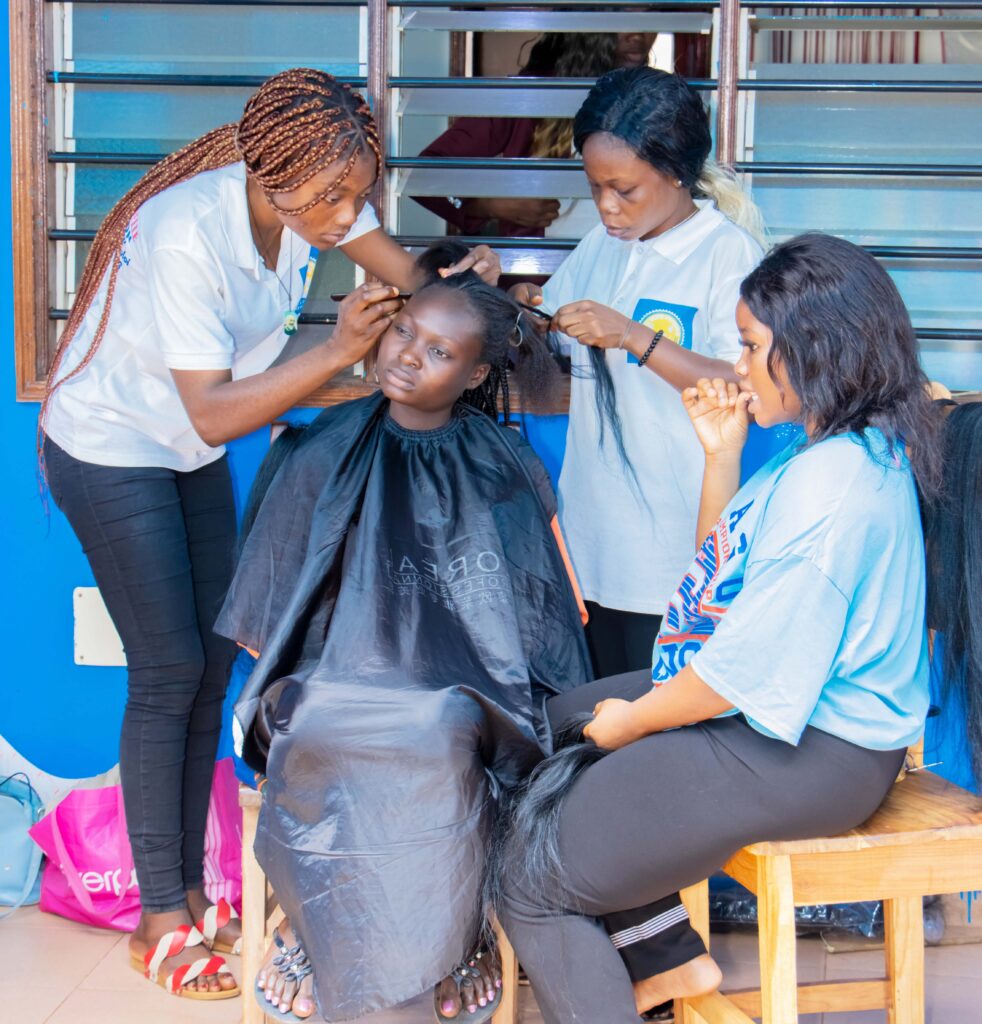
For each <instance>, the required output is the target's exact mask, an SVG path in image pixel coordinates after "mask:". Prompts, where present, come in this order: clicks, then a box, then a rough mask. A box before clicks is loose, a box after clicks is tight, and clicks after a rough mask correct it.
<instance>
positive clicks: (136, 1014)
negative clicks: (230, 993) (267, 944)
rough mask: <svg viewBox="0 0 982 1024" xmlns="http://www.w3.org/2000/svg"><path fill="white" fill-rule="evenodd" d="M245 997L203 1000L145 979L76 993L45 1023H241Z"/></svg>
mask: <svg viewBox="0 0 982 1024" xmlns="http://www.w3.org/2000/svg"><path fill="white" fill-rule="evenodd" d="M241 1019H242V1000H241V999H225V1000H222V1001H220V1002H201V1001H195V1000H191V999H184V998H180V997H178V996H172V995H168V994H167V993H166V992H165V991H164V990H163V989H162V988H158V987H157V986H156V985H151V984H150V983H149V982H146V983H145V984H144V986H143V988H142V989H141V990H139V991H132V992H94V991H82V990H78V991H75V992H73V993H72V994H71V995H70V996H69V997H68V998H67V999H66V1000H65V1001H64V1002H63V1003H62V1004H61V1005H60V1006H59V1007H58V1008H57V1009H56V1010H55V1011H54V1013H52V1014H51V1015H50V1016H49V1017H48V1018H47V1019H46V1020H45V1022H44V1024H142V1022H147V1024H239V1022H240V1021H241Z"/></svg>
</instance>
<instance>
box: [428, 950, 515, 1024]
mask: <svg viewBox="0 0 982 1024" xmlns="http://www.w3.org/2000/svg"><path fill="white" fill-rule="evenodd" d="M466 966H467V967H469V968H470V970H469V971H468V973H467V974H466V975H465V976H464V977H462V978H460V980H459V981H458V980H457V977H456V976H455V975H450V977H448V978H444V979H443V981H441V982H440V984H439V985H437V987H436V1005H437V1007H438V1008H439V1010H440V1013H442V1014H443V1016H444V1017H449V1018H451V1020H452V1019H453V1018H455V1017H457V1016H458V1015H460V1014H461V1011H462V1010H464V1009H466V1010H467V1013H477V1008H478V1007H479V1006H487V1005H488V1003H493V1002H494V999H495V993H496V992H497V990H498V989H500V988H501V964H500V963H499V961H498V958H497V956H495V955H493V954H491V953H488V952H480V953H477V954H475V955H474V956H473V957H471V958H469V959H468V960H467V963H466ZM460 1020H461V1021H466V1020H467V1015H466V1014H463V1015H461V1016H460Z"/></svg>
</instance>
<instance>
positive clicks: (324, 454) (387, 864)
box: [217, 394, 590, 1021]
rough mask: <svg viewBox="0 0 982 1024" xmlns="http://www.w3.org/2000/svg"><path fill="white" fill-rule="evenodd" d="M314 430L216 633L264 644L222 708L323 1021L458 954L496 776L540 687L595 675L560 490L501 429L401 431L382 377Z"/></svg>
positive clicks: (346, 1014)
mask: <svg viewBox="0 0 982 1024" xmlns="http://www.w3.org/2000/svg"><path fill="white" fill-rule="evenodd" d="M308 433H309V436H308V437H307V438H305V439H304V440H303V441H302V442H301V445H300V446H299V447H298V449H297V450H296V451H294V452H293V453H292V455H291V456H290V457H289V458H288V460H287V462H286V463H285V464H284V465H283V466H282V468H281V469H280V470H279V472H278V473H277V475H276V477H275V478H274V480H273V483H272V485H271V487H270V489H269V492H268V494H267V496H266V499H265V501H264V502H263V505H262V507H261V509H260V512H259V515H258V516H257V518H256V522H255V525H254V527H253V529H252V531H251V533H250V534H249V536H248V538H247V539H246V541H245V543H244V546H243V551H242V555H241V559H240V562H239V566H238V570H237V572H236V575H235V578H234V580H233V583H232V586H231V589H230V592H229V596H228V599H227V601H226V604H225V607H224V608H223V610H222V613H221V615H220V617H219V622H218V627H217V629H218V632H220V633H222V634H223V635H225V636H228V637H231V638H232V639H234V640H237V641H238V642H239V643H241V644H243V645H244V646H246V647H249V648H252V649H253V650H258V651H260V652H261V657H260V659H259V662H258V664H257V666H256V668H255V671H254V672H253V674H252V676H251V678H250V679H249V681H248V683H247V684H246V687H245V689H244V691H243V694H242V697H241V699H240V701H239V703H238V705H237V707H236V718H237V724H238V726H240V727H241V730H242V735H243V738H244V744H243V752H244V755H245V757H246V758H247V760H248V761H249V762H250V763H251V764H252V765H253V766H254V767H256V768H257V769H259V770H264V771H265V772H266V774H267V777H268V780H269V781H268V784H267V786H266V789H265V792H264V800H263V809H262V813H261V816H260V825H259V833H258V835H257V840H256V852H257V855H258V857H259V860H260V863H261V864H262V865H263V867H264V868H265V870H266V872H267V875H268V876H269V878H270V881H271V883H272V884H273V886H274V889H275V891H276V894H277V897H278V898H279V901H280V904H281V905H282V906H283V908H284V910H285V911H286V912H287V914H288V915H289V917H290V919H291V922H292V924H293V926H294V928H295V929H296V931H297V934H298V935H299V937H300V938H301V939H302V941H303V943H304V946H305V948H306V950H307V952H308V954H309V955H310V958H311V961H312V963H313V965H314V980H315V993H316V996H317V1001H318V1005H319V1007H320V1010H321V1013H322V1014H323V1015H324V1017H325V1018H326V1019H327V1020H329V1021H339V1020H349V1019H354V1018H357V1017H360V1016H362V1015H364V1014H366V1013H369V1012H372V1011H374V1010H378V1009H382V1008H384V1007H388V1006H393V1005H395V1004H398V1003H400V1002H403V1001H405V1000H407V999H409V998H411V997H413V996H416V995H418V994H419V993H420V992H423V991H424V990H426V989H427V988H428V987H430V986H432V985H433V984H434V983H436V982H437V981H439V980H440V979H441V978H443V977H445V976H446V975H447V974H449V972H450V970H451V969H452V968H453V967H454V965H455V964H456V963H457V962H458V961H459V960H460V959H461V958H462V957H463V956H464V955H466V954H467V953H468V952H469V951H470V949H471V948H472V946H473V943H474V942H475V940H476V937H477V933H478V929H479V926H480V923H481V916H482V908H481V905H480V904H481V899H480V891H481V884H482V879H483V873H484V865H485V856H486V845H487V837H488V833H489V828H490V820H491V816H492V814H493V810H494V800H493V792H494V790H495V789H496V787H497V786H498V785H503V786H506V787H507V786H511V785H514V784H515V783H516V782H518V781H520V780H521V779H522V778H523V777H524V776H525V775H526V774H527V773H528V771H529V770H530V768H531V767H532V766H533V765H534V764H535V763H536V762H537V761H538V760H539V758H540V757H541V756H542V755H543V753H545V752H547V751H546V745H547V742H548V741H547V740H546V738H545V737H546V735H547V730H546V729H545V727H544V722H543V717H544V716H543V702H544V700H545V699H546V697H548V696H549V695H551V694H553V693H558V692H560V691H564V690H567V689H571V688H573V687H574V686H577V685H579V684H581V683H583V682H586V681H588V680H589V678H590V669H589V660H588V655H587V650H586V644H585V641H584V637H583V630H582V625H581V621H580V617H579V612H578V609H577V605H576V601H575V598H574V594H573V591H572V587H571V585H570V582H569V579H568V576H567V573H566V569H565V565H564V563H563V560H562V558H561V556H560V554H559V551H558V549H557V546H556V543H555V539H554V536H553V534H552V530H551V526H550V521H551V519H552V517H553V515H554V513H555V498H554V496H553V494H552V490H551V487H550V486H549V482H548V477H547V475H546V473H545V470H544V468H543V467H542V464H541V463H540V462H539V460H538V459H537V458H536V456H535V455H534V454H533V453H532V450H531V448H530V447H529V446H528V445H527V444H526V442H524V441H523V440H522V439H521V438H520V437H519V436H518V435H517V434H516V433H515V432H514V431H512V430H509V429H505V428H501V427H499V426H497V425H496V424H495V423H494V422H492V421H491V420H490V419H489V418H488V417H487V416H485V415H483V414H481V413H478V412H475V411H474V410H472V409H470V408H467V407H462V406H461V407H458V408H457V410H455V414H454V417H453V419H452V420H451V421H450V423H449V424H448V425H447V426H445V427H442V428H440V429H437V430H433V431H423V432H418V431H407V430H404V429H402V428H401V427H399V426H398V425H397V424H396V423H395V422H394V421H392V420H391V419H390V418H389V417H388V402H387V401H386V400H385V399H384V398H383V397H382V396H381V395H380V394H376V395H373V396H371V397H369V398H365V399H360V400H358V401H355V402H350V403H347V404H345V405H341V406H335V407H333V408H331V409H329V410H327V411H326V412H325V413H323V414H322V416H321V417H319V418H318V420H316V421H315V423H314V425H313V429H312V430H310V431H309V432H308ZM257 712H258V715H259V717H258V721H259V723H260V725H261V728H259V729H257V728H255V726H256V724H257ZM264 735H265V736H266V738H267V739H268V737H269V736H270V735H271V737H272V738H271V740H270V741H269V743H268V755H267V756H265V757H264V754H265V753H266V742H265V740H264V739H263V736H264Z"/></svg>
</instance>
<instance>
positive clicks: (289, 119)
mask: <svg viewBox="0 0 982 1024" xmlns="http://www.w3.org/2000/svg"><path fill="white" fill-rule="evenodd" d="M365 149H368V150H370V151H371V152H372V153H373V154H374V155H375V159H376V161H377V166H378V167H379V168H381V166H382V149H381V144H380V142H379V136H378V129H377V128H376V126H375V122H374V120H373V119H372V114H371V111H370V110H369V108H368V104H366V103H365V101H364V99H363V98H362V97H361V96H360V95H359V94H358V93H356V92H354V91H353V90H352V89H351V88H350V87H349V86H347V85H345V84H343V83H341V82H338V81H337V80H336V79H335V78H334V77H333V76H332V75H329V74H327V72H325V71H316V70H314V69H312V68H291V69H290V70H288V71H282V72H280V73H279V74H277V75H273V77H272V78H269V79H267V81H265V82H264V83H263V84H262V86H260V88H259V90H258V91H257V92H256V93H255V94H254V95H253V96H252V97H251V98H250V99H249V101H248V102H247V103H246V105H245V110H244V111H243V114H242V119H241V120H240V121H239V122H238V123H232V124H226V125H222V126H221V127H220V128H215V129H214V130H213V131H210V132H208V133H207V134H206V135H202V136H201V137H200V138H198V139H195V140H194V141H193V142H190V143H188V145H186V146H184V147H183V148H182V149H179V150H177V151H176V152H174V153H171V154H170V156H167V157H165V158H164V159H163V160H161V161H160V162H159V163H158V164H155V165H154V166H153V167H151V168H150V170H149V171H147V173H146V174H145V175H144V176H143V177H142V178H141V179H140V180H139V181H138V182H137V183H136V184H135V185H134V186H133V187H132V188H131V189H130V190H129V192H127V193H126V194H125V195H124V196H123V198H122V199H120V200H119V201H118V202H117V203H116V205H115V206H114V207H113V208H112V210H110V211H109V214H108V216H107V217H106V219H105V220H104V221H103V222H102V225H101V226H100V228H99V230H98V232H97V233H96V236H95V240H94V241H93V243H92V248H91V249H90V251H89V255H88V258H87V259H86V261H85V269H84V270H83V272H82V278H81V281H80V282H79V285H78V290H77V292H76V295H75V302H74V303H73V304H72V309H71V312H70V313H69V315H68V320H67V322H66V324H65V329H64V331H63V332H62V335H61V338H60V340H59V342H58V347H57V348H56V349H55V354H54V358H53V359H52V362H51V369H50V371H49V373H48V378H47V384H46V388H45V396H44V401H43V402H42V404H41V415H40V418H39V420H38V432H39V438H38V439H39V442H40V440H41V438H40V432H41V430H42V429H43V424H44V418H45V414H46V412H47V409H48V403H49V402H50V400H51V396H52V395H53V394H54V393H55V391H57V390H58V388H60V387H61V386H62V384H64V383H65V382H66V381H68V380H71V379H72V377H74V376H75V375H76V374H79V373H81V372H82V370H84V369H85V367H86V366H88V364H89V363H90V362H91V361H92V358H93V356H95V354H96V351H97V350H98V348H99V345H100V344H101V343H102V339H103V337H104V336H105V333H106V328H107V327H108V325H109V314H110V310H111V308H112V301H113V294H114V292H115V290H116V278H117V276H118V274H119V268H120V266H121V265H122V260H121V259H120V254H121V250H122V245H123V241H124V237H125V234H126V229H127V227H128V226H129V224H130V221H131V220H132V219H133V216H134V215H135V214H136V212H137V210H138V209H139V208H140V207H141V206H142V205H143V204H144V203H145V202H146V201H147V200H148V199H151V198H153V197H154V196H156V195H159V194H160V193H161V192H163V191H164V190H165V189H168V188H170V187H171V186H172V185H178V184H180V183H181V182H183V181H187V180H188V179H190V178H193V177H194V176H195V175H197V174H202V173H204V172H205V171H214V170H217V169H219V168H221V167H228V166H229V165H230V164H234V163H238V162H239V161H240V160H241V161H243V162H244V163H245V165H246V170H247V172H248V173H249V174H250V175H251V176H252V177H253V178H255V180H256V182H257V183H258V184H259V186H260V188H261V189H262V190H263V192H264V193H265V195H266V197H267V199H268V200H269V202H270V204H271V205H272V206H273V208H274V209H277V210H280V207H278V206H277V204H276V201H275V196H277V195H278V194H280V193H283V192H289V191H292V190H293V189H296V188H298V187H300V186H301V185H303V184H304V183H305V182H307V181H310V179H311V178H313V177H314V176H315V175H316V174H318V173H320V171H322V170H323V169H324V168H325V167H326V166H327V165H329V164H332V163H334V162H336V161H339V160H342V159H345V158H347V162H346V164H345V167H344V169H343V170H342V172H341V174H340V175H339V176H338V177H337V178H336V179H335V180H334V181H333V182H332V183H331V184H330V185H329V186H328V187H327V188H326V189H325V190H324V191H323V192H322V193H321V194H320V195H319V196H317V197H316V198H315V199H312V200H311V201H310V202H309V203H306V204H305V205H304V206H302V207H300V208H299V209H295V210H290V211H288V212H289V213H290V214H301V213H306V212H307V211H308V210H310V209H312V208H313V207H315V206H316V205H317V204H318V203H319V202H321V201H322V200H323V199H324V197H325V196H326V195H327V194H328V193H330V192H332V191H334V190H335V189H336V188H337V187H338V186H339V185H340V184H341V183H342V182H343V181H344V180H345V178H347V177H348V175H349V174H350V173H351V170H352V168H353V167H354V165H355V162H356V161H357V160H358V157H359V156H360V155H361V154H362V153H363V151H364V150H365ZM280 212H287V211H282V210H280ZM107 270H109V281H108V284H107V288H106V301H105V304H104V306H103V309H102V313H101V315H100V317H99V323H98V326H97V327H96V330H95V334H94V335H93V338H92V341H91V343H90V344H89V347H88V349H87V351H86V353H85V355H84V356H83V357H82V359H81V361H80V362H79V364H78V365H77V366H76V367H75V368H74V369H73V370H72V371H71V372H70V373H68V374H66V375H65V376H64V377H62V378H61V379H60V380H59V379H58V378H57V373H58V369H59V367H60V366H61V363H62V361H63V359H64V357H65V353H66V351H67V350H68V347H69V345H70V344H71V342H72V339H73V338H74V337H75V335H76V334H77V333H78V329H79V327H80V326H81V324H82V321H83V320H84V319H85V315H86V313H88V311H89V309H90V308H91V306H92V303H93V302H94V301H95V298H96V296H97V295H98V293H99V288H100V286H101V284H102V281H103V279H104V277H105V275H106V271H107Z"/></svg>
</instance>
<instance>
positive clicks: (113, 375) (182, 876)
mask: <svg viewBox="0 0 982 1024" xmlns="http://www.w3.org/2000/svg"><path fill="white" fill-rule="evenodd" d="M381 161H382V156H381V148H380V143H379V137H378V130H377V128H376V126H375V123H374V121H373V120H372V116H371V113H370V111H369V109H368V107H367V105H366V104H365V101H364V100H363V99H362V97H361V96H359V95H358V94H357V93H356V92H353V91H352V90H351V89H350V88H349V87H348V86H346V85H343V84H342V83H340V82H338V81H336V80H335V79H334V78H333V77H332V76H331V75H329V74H326V73H325V72H322V71H315V70H311V69H308V68H297V69H293V70H289V71H284V72H282V73H281V74H278V75H274V76H273V77H272V78H270V79H269V80H268V81H267V82H266V83H265V84H264V85H263V86H262V87H261V88H260V89H259V91H258V92H257V93H256V94H255V95H254V96H253V97H252V98H251V99H250V100H249V102H248V103H247V104H246V107H245V111H244V113H243V116H242V119H241V120H240V121H239V122H238V123H237V124H228V125H224V126H223V127H221V128H217V129H215V130H214V131H212V132H209V133H208V134H207V135H204V136H202V137H201V138H200V139H197V140H195V141H194V142H192V143H190V144H189V145H187V146H185V147H184V148H183V149H181V150H178V151H177V152H176V153H173V154H172V155H171V156H169V157H167V158H166V159H164V160H162V161H161V162H160V163H159V164H157V165H156V166H154V167H153V168H151V170H150V171H149V172H148V173H147V174H146V175H144V177H143V178H141V179H140V181H139V182H138V183H137V184H136V185H135V186H134V187H133V188H132V189H131V190H130V191H129V192H127V193H126V195H125V196H123V198H122V199H121V200H120V201H119V202H118V203H117V204H116V206H115V207H113V209H112V211H111V212H110V213H109V215H108V216H107V217H106V219H105V221H104V222H103V224H102V227H101V228H100V230H99V232H98V234H97V235H96V238H95V241H94V243H93V246H92V250H91V252H90V253H89V257H88V260H87V262H86V266H85V271H84V273H83V275H82V280H81V282H80V285H79V289H78V293H77V297H76V301H75V304H74V306H73V308H72V310H71V313H70V315H69V318H68V322H67V324H66V326H65V330H64V332H63V334H62V336H61V340H60V343H59V345H58V348H57V351H56V353H55V358H54V360H53V363H52V368H51V373H50V375H49V380H48V387H47V392H46V396H45V400H44V403H43V405H42V409H41V417H40V422H39V431H40V435H41V437H40V440H41V443H42V458H43V463H44V466H45V469H46V474H47V479H48V482H49V484H50V487H51V493H52V496H53V498H54V500H55V502H56V503H57V505H58V507H59V508H60V509H61V510H62V512H64V514H65V515H66V516H67V518H68V520H69V521H70V523H71V525H72V528H73V529H74V530H75V533H76V534H77V535H78V538H79V540H80V541H81V543H82V546H83V547H84V549H85V552H86V555H87V557H88V559H89V563H90V565H91V567H92V572H93V574H94V576H95V579H96V582H97V584H98V586H99V589H100V591H101V592H102V596H103V598H104V599H105V602H106V606H107V608H108V610H109V613H110V616H111V617H112V619H113V622H114V623H115V625H116V628H117V630H118V631H119V634H120V636H121V637H122V640H123V645H124V648H125V650H126V656H127V665H128V670H129V673H128V696H127V704H126V711H125V715H124V719H123V730H122V738H121V743H120V768H121V774H122V787H123V797H124V801H125V809H126V819H127V826H128V829H129V835H130V841H131V844H132V847H133V857H134V863H135V865H136V871H137V875H138V877H139V880H140V898H141V902H142V908H143V913H142V916H141V919H140V922H139V925H138V926H137V929H136V931H135V932H134V934H133V936H132V937H131V939H130V952H131V954H132V956H133V963H134V966H135V967H136V968H137V969H138V970H139V971H141V972H143V973H145V974H146V976H147V977H148V978H149V979H150V980H151V981H153V982H155V983H157V984H160V985H162V986H163V987H164V988H166V989H167V990H168V991H170V992H172V993H174V994H177V995H184V996H185V997H190V998H198V999H222V998H228V997H231V996H234V995H236V994H237V993H238V991H239V989H238V986H237V985H236V983H235V981H234V979H233V978H232V976H231V973H230V971H229V968H228V966H227V965H226V964H225V962H224V960H223V959H222V958H221V957H220V956H218V955H216V951H218V952H221V951H228V950H231V949H232V948H233V947H234V945H235V943H236V941H237V939H238V936H239V931H238V927H237V925H238V923H237V922H236V921H235V920H234V912H233V911H232V910H231V908H230V907H229V906H228V904H227V903H225V902H224V901H220V903H219V904H218V905H217V906H211V905H210V904H209V902H208V900H207V899H206V898H205V893H204V888H203V859H204V832H205V820H206V816H207V811H208V797H209V792H210V788H211V776H212V767H213V765H214V760H215V752H216V748H217V744H218V736H219V730H220V726H221V707H222V699H223V697H224V693H225V687H226V682H227V678H228V670H229V666H230V664H231V660H232V657H233V654H234V647H233V645H231V644H229V643H228V642H227V641H225V640H223V639H221V638H219V637H217V636H216V635H215V634H214V632H213V629H212V627H213V624H214V621H215V616H216V614H217V612H218V608H219V606H220V604H221V601H222V599H223V598H224V595H225V591H226V589H227V587H228V583H229V580H230V578H231V571H232V556H233V551H234V547H235V507H234V503H233V497H232V483H231V476H230V473H229V468H228V462H227V458H226V456H225V452H224V448H223V445H224V444H225V443H226V442H227V441H229V440H231V439H233V438H235V437H240V436H242V435H244V434H247V433H249V432H250V431H254V430H256V429H258V428H260V427H262V426H264V425H266V424H268V423H270V422H272V421H273V420H274V419H275V418H276V417H278V416H280V415H281V414H282V413H284V412H285V411H287V410H288V409H290V408H291V407H292V406H294V405H296V404H297V403H298V402H299V401H300V400H302V399H303V398H305V397H306V396H307V395H309V394H310V393H311V392H312V391H313V390H315V389H316V388H317V387H319V386H320V385H322V384H324V383H325V382H326V381H328V380H330V379H331V378H332V377H334V376H335V375H336V374H338V373H340V372H341V371H343V370H344V369H346V368H347V367H349V366H351V365H352V364H353V363H356V362H358V361H359V360H360V359H362V358H363V357H364V356H365V355H366V353H367V352H368V351H369V350H370V349H371V348H372V346H373V345H374V344H375V342H376V340H377V339H378V338H379V337H380V336H381V334H382V333H383V331H384V330H385V328H386V327H387V326H388V325H389V323H390V322H391V320H392V318H393V316H394V315H395V313H396V312H397V311H398V310H399V308H400V307H401V302H402V300H401V299H400V298H399V292H400V291H408V290H411V289H412V287H413V285H414V283H415V278H416V272H415V270H414V267H413V261H412V258H411V257H410V256H409V254H408V253H407V252H405V250H403V249H402V248H401V247H400V246H399V245H397V244H396V243H395V242H394V241H393V240H392V239H391V238H389V236H388V235H386V234H385V232H384V231H383V230H382V229H381V227H380V226H379V223H378V220H377V218H376V216H375V213H374V211H373V210H372V208H371V206H370V205H368V204H367V199H368V195H369V193H370V192H371V190H372V188H373V186H374V185H375V181H376V179H377V177H378V174H379V169H380V166H381ZM335 247H339V248H341V250H342V251H343V252H344V253H345V255H346V256H348V257H349V258H350V259H352V260H353V261H354V262H356V263H357V264H359V265H360V266H361V267H362V268H363V269H364V270H365V271H367V272H368V274H369V275H371V276H372V277H374V278H377V279H379V281H381V282H384V283H375V284H364V285H361V286H360V287H358V288H356V289H355V290H354V291H353V292H352V293H351V294H350V295H349V296H348V297H347V298H346V299H345V300H344V301H343V302H342V303H341V305H340V308H339V310H338V322H337V325H336V326H335V328H334V330H333V332H332V333H331V334H330V335H329V336H327V337H325V338H323V339H322V340H320V341H315V343H314V344H313V345H311V346H310V347H309V348H308V349H307V350H306V351H304V352H303V353H302V354H300V355H297V356H295V357H293V358H289V359H286V360H285V361H283V360H281V361H279V364H278V365H271V364H273V363H274V361H275V360H277V357H278V356H280V354H281V352H282V351H283V349H284V346H285V345H286V342H287V340H288V338H289V336H290V335H291V334H293V333H295V331H296V329H297V321H298V319H299V317H300V314H301V311H302V310H303V306H304V303H305V301H306V297H307V293H308V290H309V288H310V283H311V280H312V278H313V272H314V268H315V265H316V262H317V258H318V255H319V254H320V253H321V252H323V251H324V250H325V249H332V248H335ZM468 268H472V269H474V270H475V271H477V272H478V273H482V272H483V273H484V274H486V275H488V276H492V277H496V275H497V261H496V259H495V257H494V255H493V254H492V253H490V252H489V251H488V250H486V249H484V250H483V251H482V250H473V251H472V252H470V253H468V254H467V255H466V256H464V257H463V258H462V259H461V260H460V261H459V262H458V264H457V265H456V266H455V267H451V268H450V270H449V271H447V272H448V273H452V272H454V271H457V270H462V269H468ZM203 946H210V947H211V951H209V950H207V949H204V951H203Z"/></svg>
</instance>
